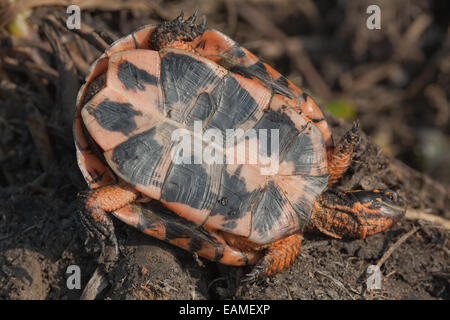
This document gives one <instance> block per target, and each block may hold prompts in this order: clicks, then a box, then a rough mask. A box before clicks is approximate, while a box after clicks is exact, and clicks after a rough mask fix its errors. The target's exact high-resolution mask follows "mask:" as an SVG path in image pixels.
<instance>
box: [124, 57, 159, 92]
mask: <svg viewBox="0 0 450 320" xmlns="http://www.w3.org/2000/svg"><path fill="white" fill-rule="evenodd" d="M118 77H119V80H120V81H121V82H122V83H123V85H124V86H125V88H126V89H127V90H133V91H136V89H138V90H141V91H143V90H145V87H144V84H145V83H147V84H151V85H154V86H156V85H158V78H157V77H155V76H153V75H151V74H149V73H148V72H147V71H145V70H143V69H139V68H138V67H136V66H135V65H134V64H132V63H130V62H128V61H124V62H122V63H121V64H120V65H119V68H118Z"/></svg>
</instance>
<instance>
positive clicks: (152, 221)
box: [139, 201, 221, 257]
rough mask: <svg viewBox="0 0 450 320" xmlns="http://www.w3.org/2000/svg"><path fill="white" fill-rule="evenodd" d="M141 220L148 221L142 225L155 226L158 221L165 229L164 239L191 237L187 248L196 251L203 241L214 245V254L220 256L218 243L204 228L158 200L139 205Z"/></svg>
mask: <svg viewBox="0 0 450 320" xmlns="http://www.w3.org/2000/svg"><path fill="white" fill-rule="evenodd" d="M139 207H140V209H141V211H142V214H143V220H144V221H148V222H147V223H144V224H143V225H146V226H150V227H153V226H156V225H157V224H159V223H162V224H163V225H164V229H165V231H166V241H170V240H172V239H177V238H183V239H191V241H190V243H189V250H191V251H197V250H199V249H200V248H201V247H202V242H203V243H208V244H210V245H213V246H215V247H216V256H217V257H219V256H220V254H221V253H220V252H221V250H220V245H219V244H218V243H217V242H216V240H215V238H214V237H213V236H212V235H211V234H209V233H208V232H206V231H205V230H204V229H202V228H200V227H198V226H197V225H195V224H194V223H193V222H192V221H189V220H187V219H185V218H182V217H180V216H178V215H177V214H175V213H174V212H173V211H171V210H169V209H167V208H166V207H164V206H163V205H162V204H161V202H159V201H150V202H147V203H142V204H140V205H139Z"/></svg>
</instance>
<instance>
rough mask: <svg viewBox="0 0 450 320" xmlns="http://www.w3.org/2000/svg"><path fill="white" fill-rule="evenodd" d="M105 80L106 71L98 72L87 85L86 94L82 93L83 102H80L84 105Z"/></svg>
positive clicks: (102, 85)
mask: <svg viewBox="0 0 450 320" xmlns="http://www.w3.org/2000/svg"><path fill="white" fill-rule="evenodd" d="M105 82H106V72H103V73H102V74H100V75H99V76H98V77H97V78H95V79H94V80H93V81H92V82H91V83H90V84H89V85H88V87H87V89H86V94H85V95H84V98H83V102H82V103H81V105H82V106H84V105H85V104H86V103H88V102H89V100H91V99H92V98H93V97H94V96H95V95H96V94H97V93H98V92H99V91H100V90H101V89H103V87H104V86H105Z"/></svg>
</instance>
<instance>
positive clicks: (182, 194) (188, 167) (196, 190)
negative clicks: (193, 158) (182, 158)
mask: <svg viewBox="0 0 450 320" xmlns="http://www.w3.org/2000/svg"><path fill="white" fill-rule="evenodd" d="M219 174H220V170H218V166H217V165H207V164H204V165H202V164H194V163H192V164H174V165H173V166H172V167H171V169H170V171H169V173H168V174H167V176H166V181H165V183H164V187H163V190H162V194H161V199H162V200H164V201H167V202H179V203H183V204H186V205H188V206H190V207H191V208H195V209H199V210H201V209H207V208H208V207H211V206H212V200H211V198H214V201H215V199H216V197H217V196H213V195H212V194H211V191H210V190H211V180H213V179H216V177H217V175H219Z"/></svg>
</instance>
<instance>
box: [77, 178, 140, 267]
mask: <svg viewBox="0 0 450 320" xmlns="http://www.w3.org/2000/svg"><path fill="white" fill-rule="evenodd" d="M137 194H138V193H137V191H136V190H134V189H133V188H131V187H130V186H125V185H121V184H117V185H109V186H104V187H100V188H98V189H94V190H92V191H90V193H89V195H88V197H87V199H86V201H85V207H84V210H82V212H81V222H82V224H83V225H84V227H85V228H86V229H87V230H88V231H89V232H90V235H91V236H94V237H95V238H97V239H98V240H99V241H100V244H101V247H102V257H103V258H104V260H105V262H109V261H115V260H116V259H117V256H118V253H119V248H118V244H117V238H116V235H115V232H114V225H113V223H112V221H111V218H110V217H109V216H108V214H107V212H111V211H115V210H118V209H120V208H122V207H124V206H126V205H127V204H129V203H131V202H133V201H134V200H135V199H136V198H137ZM105 241H109V242H110V243H112V245H113V246H114V252H113V253H112V254H109V255H110V256H108V254H107V253H106V252H105V243H104V242H105Z"/></svg>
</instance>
